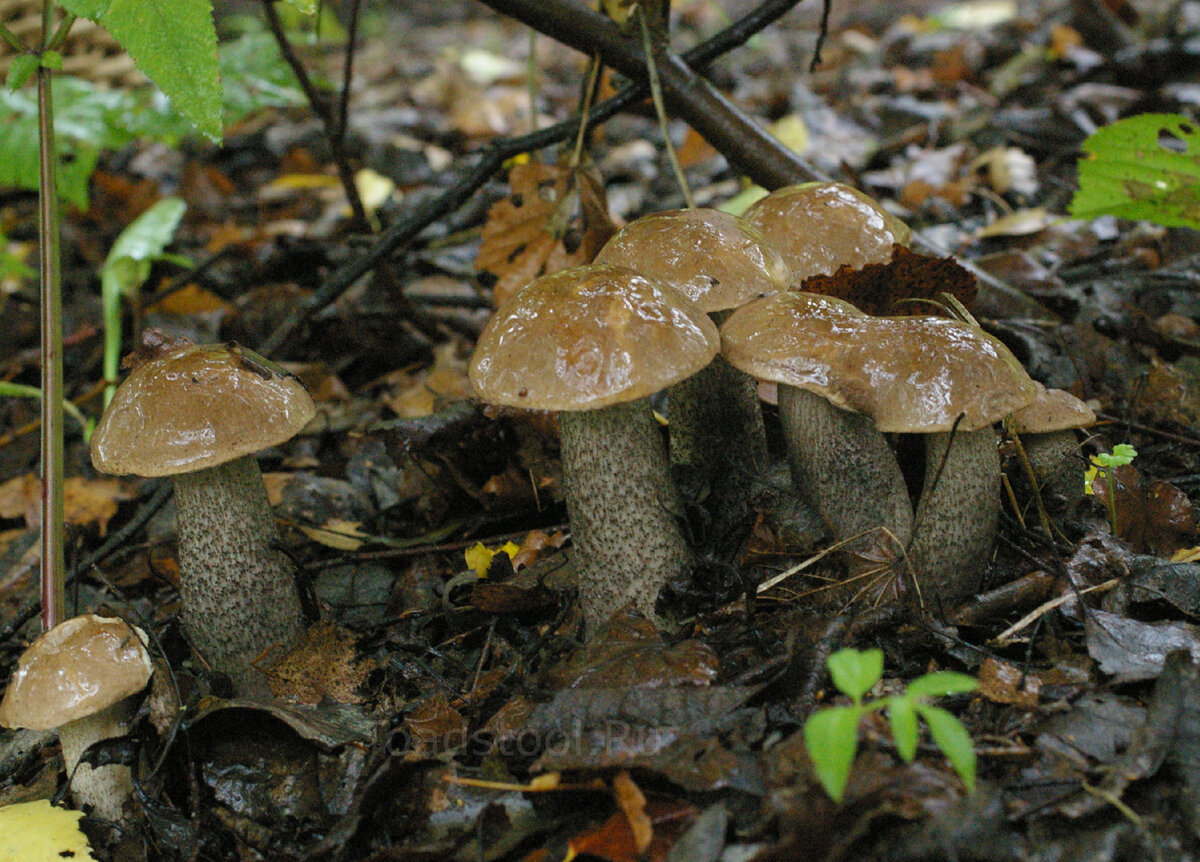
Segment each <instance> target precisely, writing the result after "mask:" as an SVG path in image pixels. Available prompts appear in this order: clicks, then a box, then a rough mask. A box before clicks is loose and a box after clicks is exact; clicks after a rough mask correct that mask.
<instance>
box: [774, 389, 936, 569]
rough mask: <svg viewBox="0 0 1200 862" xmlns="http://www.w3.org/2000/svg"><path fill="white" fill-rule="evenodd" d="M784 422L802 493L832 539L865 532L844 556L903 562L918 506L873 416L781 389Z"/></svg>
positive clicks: (794, 479)
mask: <svg viewBox="0 0 1200 862" xmlns="http://www.w3.org/2000/svg"><path fill="white" fill-rule="evenodd" d="M779 418H780V421H781V422H782V424H783V431H784V435H785V437H786V439H787V450H788V462H789V463H790V464H791V468H792V482H793V484H794V485H795V486H796V491H797V493H799V494H800V496H801V498H802V499H804V500H805V501H806V502H808V503H810V504H811V505H812V506H813V507H814V508H816V510H817V511H818V512H820V513H821V517H822V518H823V519H824V520H825V522H826V523H827V524H828V525H829V527H830V529H831V530H832V531H833V535H834V537H835V538H837V539H838V540H839V541H841V540H846V539H850V537H852V536H857V535H859V534H860V533H865V534H866V535H863V536H862V537H861V538H857V539H854V540H853V541H850V542H849V543H848V544H847V545H846V548H845V549H846V550H847V551H849V552H850V553H853V554H857V555H859V556H861V557H863V558H864V559H865V560H866V561H868V562H870V563H872V564H878V563H880V562H886V561H889V560H893V559H895V558H896V557H898V556H899V555H900V554H899V548H900V547H903V546H904V545H906V544H907V543H908V540H909V538H910V536H911V535H912V527H913V514H912V503H911V502H910V500H909V498H908V489H907V488H906V487H905V484H904V476H903V474H901V472H900V465H899V464H897V463H896V456H895V455H894V454H892V450H891V447H890V446H888V443H887V440H886V439H885V438H884V436H883V434H882V433H880V432H879V431H878V430H876V428H875V424H874V422H873V420H872V419H871V417H870V416H866V415H864V414H860V413H853V412H851V411H849V410H842V409H840V408H838V407H835V406H833V405H832V404H830V403H829V402H828V401H826V400H825V399H824V398H822V397H821V396H820V395H816V394H814V393H812V392H808V391H806V390H804V389H800V388H799V387H797V386H791V385H788V384H786V383H780V384H779ZM879 527H883V528H885V529H884V530H879V529H877V528H879ZM897 542H899V543H900V545H899V547H898V546H897V544H896V543H897Z"/></svg>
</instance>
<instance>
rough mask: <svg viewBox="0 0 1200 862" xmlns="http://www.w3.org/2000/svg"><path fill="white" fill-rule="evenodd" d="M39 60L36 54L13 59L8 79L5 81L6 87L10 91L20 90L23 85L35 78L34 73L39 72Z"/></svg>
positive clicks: (20, 55) (18, 56) (22, 55)
mask: <svg viewBox="0 0 1200 862" xmlns="http://www.w3.org/2000/svg"><path fill="white" fill-rule="evenodd" d="M37 68H38V58H37V56H36V55H34V54H18V55H17V56H15V57H13V60H12V63H11V64H10V65H9V67H8V78H7V79H5V81H4V86H6V87H8V89H10V90H18V89H20V88H21V85H22V84H24V83H25V82H26V81H28V80H29V79H30V78H32V77H33V73H34V72H36V71H37Z"/></svg>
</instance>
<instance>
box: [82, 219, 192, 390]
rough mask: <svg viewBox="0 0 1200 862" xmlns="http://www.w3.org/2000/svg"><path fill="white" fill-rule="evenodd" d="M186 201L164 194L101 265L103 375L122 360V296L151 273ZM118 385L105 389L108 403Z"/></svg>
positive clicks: (113, 371) (112, 373)
mask: <svg viewBox="0 0 1200 862" xmlns="http://www.w3.org/2000/svg"><path fill="white" fill-rule="evenodd" d="M185 209H187V204H185V203H184V202H183V200H182V199H181V198H163V199H162V200H160V201H159V202H158V203H156V204H154V206H152V207H150V208H149V209H148V210H146V211H145V212H144V213H142V214H141V215H140V216H138V217H137V218H136V219H134V220H133V222H132V223H130V225H129V226H128V227H126V228H125V230H123V231H121V234H120V236H118V237H117V239H116V242H114V243H113V246H112V248H111V249H109V252H108V257H106V258H105V259H104V266H103V267H102V268H101V269H100V300H101V303H100V304H101V311H102V314H103V317H104V377H105V379H106V380H110V381H111V380H115V379H116V377H117V371H118V369H119V367H120V364H121V297H122V296H125V297H129V296H133V295H134V294H136V292H137V290H138V288H139V287H141V286H142V283H143V282H144V281H145V280H146V278H147V276H149V275H150V265H151V264H152V263H153V262H154V261H155V260H157V259H158V258H159V257H161V256H162V253H163V249H165V248H166V247H167V244H168V243H170V242H171V238H172V237H173V236H174V235H175V228H176V227H178V226H179V220H180V219H181V218H183V213H184V210H185ZM115 389H116V385H115V384H110V385H109V387H108V389H106V390H105V402H104V403H105V405H106V406H107V404H108V402H109V401H110V400H111V399H112V392H113V391H115Z"/></svg>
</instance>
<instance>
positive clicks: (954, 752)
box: [917, 703, 975, 791]
mask: <svg viewBox="0 0 1200 862" xmlns="http://www.w3.org/2000/svg"><path fill="white" fill-rule="evenodd" d="M917 712H918V713H919V714H920V716H921V718H923V719H925V723H926V724H927V725H929V735H930V736H932V737H933V741H934V744H936V745H937V747H938V748H939V749H941V752H942V754H944V755H946V759H947V760H949V761H950V765H951V766H953V767H954V771H955V772H957V773H958V777H959V778H961V779H962V781H963V784H965V785H967V790H968V791H970V790H974V789H975V745H974V743H972V742H971V734H969V733H968V732H967V729H966V728H965V727H963V725H962V722H961V721H959V720H958V719H957V718H955V717H954V716H953V715H951V714H950V713H948V712H946V710H944V709H942V708H940V707H937V706H930V705H929V704H927V703H918V704H917Z"/></svg>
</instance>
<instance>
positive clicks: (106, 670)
mask: <svg viewBox="0 0 1200 862" xmlns="http://www.w3.org/2000/svg"><path fill="white" fill-rule="evenodd" d="M145 640H146V634H145V632H143V631H142V630H141V629H139V628H137V627H136V626H134V627H131V626H129V625H127V624H126V623H125V622H124V621H122V620H119V619H106V618H104V617H99V616H96V615H95V614H86V615H84V616H80V617H74V618H72V619H69V620H66V621H65V622H63V623H60V624H59V625H57V626H55V627H54V628H52V629H50V630H49V631H48V632H44V633H43V634H42V635H41V636H39V637H38V638H37V640H35V641H34V642H33V643H32V644H30V645H29V648H28V649H26V650H25V652H24V653H23V654H22V655H21V658H20V659H19V660H18V661H17V669H16V671H15V672H14V673H13V676H12V679H10V680H9V682H8V687H7V688H6V689H5V692H4V699H3V701H0V726H4V727H9V728H16V727H24V728H29V729H31V730H50V729H52V728H58V741H59V745H60V746H61V747H62V755H63V761H64V763H65V764H66V767H67V775H68V776H69V777H70V779H71V795H72V797H73V798H74V799H75V804H76V805H78V806H80V807H84V806H87V807H90V808H91V809H92V812H93V814H95V815H96V816H97V817H102V818H104V819H105V820H113V821H121V820H125V819H126V818H127V815H126V813H125V810H124V806H125V803H126V802H127V801H129V800H130V798H131V797H132V794H133V784H132V782H131V778H130V774H129V767H127V766H124V765H122V764H109V765H106V766H97V767H92V766H89V765H87V764H80V763H79V758H80V756H81V755H82V754H83V752H84V751H86V750H87V748H88V747H89V746H90V745H92V744H93V743H96V742H100V741H102V740H105V739H113V738H115V737H120V736H124V735H125V734H126V733H128V731H129V719H130V717H131V716H132V714H133V707H134V703H133V701H134V695H136V694H137V693H138V692H140V691H141V690H142V689H144V688H145V687H146V683H147V682H149V680H150V674H151V672H152V670H153V665H152V664H151V662H150V654H149V653H148V652H147V651H146V647H145Z"/></svg>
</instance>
